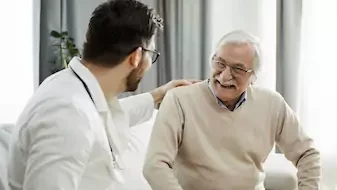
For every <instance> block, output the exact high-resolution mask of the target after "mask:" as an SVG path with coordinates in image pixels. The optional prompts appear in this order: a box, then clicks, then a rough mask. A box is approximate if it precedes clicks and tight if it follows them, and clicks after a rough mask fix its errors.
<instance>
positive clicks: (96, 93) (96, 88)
mask: <svg viewBox="0 0 337 190" xmlns="http://www.w3.org/2000/svg"><path fill="white" fill-rule="evenodd" d="M69 66H70V67H71V69H73V71H74V72H75V73H76V74H77V75H78V76H79V77H80V78H81V79H82V80H83V82H84V83H85V85H87V87H88V90H89V91H90V94H91V96H92V99H93V101H94V103H95V106H96V109H97V111H98V112H107V111H108V110H109V107H108V103H107V100H106V98H105V96H104V93H103V90H102V88H101V86H100V85H99V83H98V81H97V79H96V77H95V76H94V75H93V74H92V73H91V72H90V71H89V69H87V68H86V67H85V66H84V65H83V64H82V63H81V59H80V58H79V57H74V58H72V60H71V61H70V63H69Z"/></svg>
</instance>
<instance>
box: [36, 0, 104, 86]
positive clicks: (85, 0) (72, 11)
mask: <svg viewBox="0 0 337 190" xmlns="http://www.w3.org/2000/svg"><path fill="white" fill-rule="evenodd" d="M103 1H104V0H40V2H41V10H40V44H39V46H40V50H39V80H40V81H39V82H40V83H41V82H42V81H43V80H44V79H45V78H47V77H48V76H49V75H50V74H51V67H52V63H50V61H51V60H53V59H54V58H55V54H54V51H53V49H52V47H51V45H52V42H53V41H52V40H53V39H52V38H51V37H50V35H49V34H50V32H51V31H52V30H56V31H68V33H69V36H71V37H72V38H74V39H75V43H76V45H77V47H78V48H79V49H80V50H82V45H83V42H84V39H85V32H86V28H87V25H88V22H89V19H90V16H91V13H92V11H93V10H94V9H95V7H96V6H98V5H99V4H100V3H102V2H103Z"/></svg>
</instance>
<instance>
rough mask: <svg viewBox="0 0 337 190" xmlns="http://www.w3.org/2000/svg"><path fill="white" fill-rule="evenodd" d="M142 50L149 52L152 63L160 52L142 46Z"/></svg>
mask: <svg viewBox="0 0 337 190" xmlns="http://www.w3.org/2000/svg"><path fill="white" fill-rule="evenodd" d="M143 51H147V52H148V53H149V54H150V56H151V58H152V64H153V63H155V62H156V61H157V59H158V57H159V56H160V53H159V52H157V51H156V50H150V49H146V48H143Z"/></svg>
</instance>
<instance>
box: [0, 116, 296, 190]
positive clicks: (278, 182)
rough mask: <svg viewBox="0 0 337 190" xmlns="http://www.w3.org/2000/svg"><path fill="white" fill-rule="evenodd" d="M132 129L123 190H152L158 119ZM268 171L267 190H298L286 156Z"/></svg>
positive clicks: (0, 171) (6, 128) (2, 149)
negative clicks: (148, 158) (149, 162)
mask: <svg viewBox="0 0 337 190" xmlns="http://www.w3.org/2000/svg"><path fill="white" fill-rule="evenodd" d="M156 113H157V110H155V111H154V114H153V116H152V118H151V119H150V120H149V121H147V122H144V123H141V124H139V125H137V126H133V127H131V128H130V139H131V141H130V142H131V144H130V149H129V150H128V151H127V152H126V153H125V155H123V158H124V160H125V162H126V165H127V168H125V169H124V170H123V172H124V175H125V176H126V177H125V178H126V185H125V187H124V188H123V190H135V189H137V190H150V189H151V188H150V187H149V185H148V184H147V182H146V180H145V179H144V177H143V175H142V166H143V162H144V156H145V153H146V147H147V144H148V141H149V138H150V134H151V130H152V126H153V123H154V119H155V117H156ZM12 127H13V126H12V125H9V124H6V125H0V156H1V159H0V189H1V190H7V189H6V187H7V172H6V171H7V169H6V168H7V167H6V166H7V155H8V148H9V142H10V136H11V129H12ZM263 167H264V170H265V172H266V179H265V188H266V189H268V190H295V189H297V187H296V186H297V178H296V168H295V167H294V166H293V165H292V164H291V163H290V162H289V161H287V160H286V159H285V158H284V156H283V155H282V154H276V153H271V154H270V156H269V157H268V159H267V160H266V162H265V163H264V165H263Z"/></svg>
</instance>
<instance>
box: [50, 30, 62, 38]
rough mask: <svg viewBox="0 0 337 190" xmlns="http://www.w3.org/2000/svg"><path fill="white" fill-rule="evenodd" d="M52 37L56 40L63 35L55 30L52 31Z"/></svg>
mask: <svg viewBox="0 0 337 190" xmlns="http://www.w3.org/2000/svg"><path fill="white" fill-rule="evenodd" d="M50 35H51V36H52V37H54V38H60V37H61V34H60V33H59V32H57V31H55V30H53V31H51V32H50Z"/></svg>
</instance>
